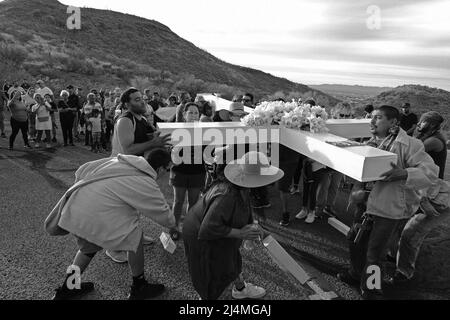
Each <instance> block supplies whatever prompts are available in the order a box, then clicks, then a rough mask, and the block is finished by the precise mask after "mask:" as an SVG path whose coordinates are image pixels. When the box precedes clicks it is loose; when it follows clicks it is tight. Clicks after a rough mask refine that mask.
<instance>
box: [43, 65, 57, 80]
mask: <svg viewBox="0 0 450 320" xmlns="http://www.w3.org/2000/svg"><path fill="white" fill-rule="evenodd" d="M39 71H40V74H41V75H43V76H45V77H49V78H50V79H52V78H58V77H59V72H58V70H56V69H55V68H52V67H48V66H46V67H43V68H41V69H40V70H39Z"/></svg>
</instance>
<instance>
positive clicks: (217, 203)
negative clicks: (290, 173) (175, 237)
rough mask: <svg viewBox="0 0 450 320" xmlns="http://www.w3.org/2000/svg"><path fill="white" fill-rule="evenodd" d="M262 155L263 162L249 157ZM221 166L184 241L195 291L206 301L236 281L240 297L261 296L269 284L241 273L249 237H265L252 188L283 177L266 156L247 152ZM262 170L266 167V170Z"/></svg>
mask: <svg viewBox="0 0 450 320" xmlns="http://www.w3.org/2000/svg"><path fill="white" fill-rule="evenodd" d="M255 157H258V159H259V160H258V164H249V163H254V162H250V160H249V159H252V158H253V159H254V158H255ZM224 167H225V166H223V165H222V166H220V165H219V166H216V170H218V171H219V172H218V173H217V174H216V180H215V181H214V182H213V184H212V186H211V187H210V188H209V189H208V191H207V192H206V194H205V195H204V197H203V198H202V199H201V200H200V201H198V202H197V203H196V204H195V205H194V207H193V208H192V209H191V210H190V211H189V213H188V214H187V216H186V218H185V222H184V228H183V240H184V245H185V252H186V256H187V260H188V265H189V273H190V275H191V279H192V282H193V285H194V288H195V290H196V291H197V292H198V294H199V295H200V297H201V298H202V299H204V300H215V299H218V298H219V297H220V296H221V295H222V293H223V292H224V290H225V289H226V288H227V287H228V286H229V285H230V284H231V283H233V282H234V286H233V290H232V296H233V298H234V299H259V298H262V297H263V296H264V295H265V293H266V292H265V290H264V289H263V288H260V287H257V286H255V285H253V284H251V283H246V282H244V281H243V279H242V277H241V272H242V257H241V254H240V252H239V248H240V247H241V245H242V242H243V240H258V239H262V237H263V236H264V232H263V230H262V229H260V228H259V227H258V226H257V225H255V224H253V217H252V209H251V205H250V198H249V192H250V189H251V188H257V187H261V186H265V185H269V184H271V183H273V182H275V181H277V180H279V179H281V178H282V177H283V172H282V171H281V170H280V169H278V168H275V167H272V166H270V164H269V162H268V160H267V158H266V157H265V155H263V154H261V153H258V152H250V153H247V154H246V155H245V156H244V157H243V158H242V159H241V160H237V161H232V162H230V163H229V164H228V165H227V166H226V167H225V168H224ZM262 171H265V172H264V173H262Z"/></svg>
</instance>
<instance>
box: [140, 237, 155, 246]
mask: <svg viewBox="0 0 450 320" xmlns="http://www.w3.org/2000/svg"><path fill="white" fill-rule="evenodd" d="M142 243H143V245H144V246H149V245H152V244H155V243H156V240H155V239H153V238H152V237H150V236H146V235H145V234H144V240H143V242H142Z"/></svg>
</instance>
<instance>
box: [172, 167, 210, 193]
mask: <svg viewBox="0 0 450 320" xmlns="http://www.w3.org/2000/svg"><path fill="white" fill-rule="evenodd" d="M205 182H206V172H203V173H199V174H186V173H181V172H177V171H173V170H172V171H170V185H171V186H173V187H176V188H186V189H194V188H195V189H201V188H203V187H204V186H205Z"/></svg>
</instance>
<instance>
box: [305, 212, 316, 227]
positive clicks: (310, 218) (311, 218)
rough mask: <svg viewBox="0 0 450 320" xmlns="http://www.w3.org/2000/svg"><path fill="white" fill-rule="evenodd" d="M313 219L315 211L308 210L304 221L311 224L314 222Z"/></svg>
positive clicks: (314, 218)
mask: <svg viewBox="0 0 450 320" xmlns="http://www.w3.org/2000/svg"><path fill="white" fill-rule="evenodd" d="M315 220H316V213H315V212H314V211H310V212H309V213H308V216H307V217H306V219H305V222H306V223H309V224H311V223H314V221H315Z"/></svg>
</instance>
